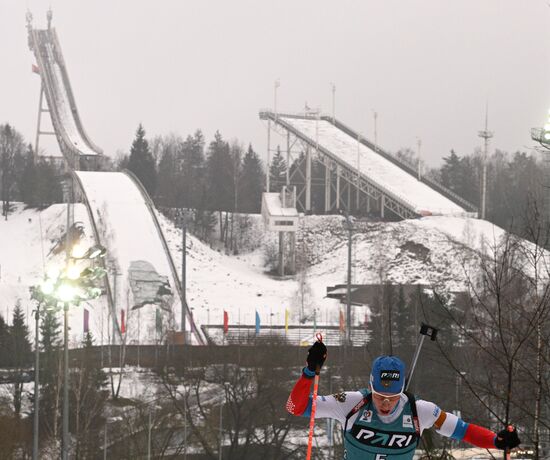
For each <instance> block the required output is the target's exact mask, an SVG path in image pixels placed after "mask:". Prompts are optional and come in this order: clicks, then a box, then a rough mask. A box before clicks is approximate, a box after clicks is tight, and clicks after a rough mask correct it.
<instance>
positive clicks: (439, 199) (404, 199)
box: [260, 111, 477, 217]
mask: <svg viewBox="0 0 550 460" xmlns="http://www.w3.org/2000/svg"><path fill="white" fill-rule="evenodd" d="M260 117H261V118H264V119H266V118H267V119H270V120H272V121H274V122H275V123H276V124H278V125H280V126H282V127H283V128H284V129H285V130H287V131H289V132H292V133H293V134H294V135H296V136H297V137H298V138H300V139H302V140H303V141H305V142H307V143H308V144H309V145H310V146H311V147H312V148H313V149H314V150H315V149H318V150H319V152H320V153H321V154H324V155H327V156H328V157H330V158H331V159H332V160H333V161H334V162H335V163H336V164H338V165H340V167H341V168H342V169H345V170H347V171H351V177H357V175H358V174H359V175H360V176H361V178H362V179H363V180H365V181H366V182H368V183H369V185H370V186H372V187H374V188H375V189H376V190H379V191H380V192H381V193H382V194H384V195H385V196H386V197H388V198H389V199H392V200H394V201H396V202H397V203H399V205H401V207H402V208H403V209H406V211H407V212H406V215H404V216H402V217H413V216H427V215H434V216H437V215H439V216H455V217H477V213H476V212H475V208H474V207H473V206H472V205H471V204H469V203H468V202H466V201H465V200H463V199H461V198H460V197H458V196H457V195H456V194H454V193H453V192H452V191H450V190H446V189H445V190H444V187H443V186H441V185H440V184H435V183H433V184H429V182H430V181H427V180H418V177H417V176H416V175H415V174H412V171H411V169H412V168H410V166H409V167H407V166H405V165H402V164H398V160H397V158H392V156H391V155H390V154H388V153H386V152H384V151H383V150H382V149H380V148H379V147H377V146H375V145H374V144H372V143H371V142H369V141H367V140H366V139H364V138H363V136H360V135H359V134H358V133H355V132H353V131H352V130H351V129H350V128H348V127H346V126H345V125H343V124H342V123H341V122H339V121H338V120H332V118H330V117H326V116H323V117H312V116H300V115H289V114H276V115H275V114H274V113H273V112H268V111H266V112H261V113H260ZM358 139H359V140H358ZM407 169H409V171H407ZM436 187H437V188H438V189H439V190H437V189H436Z"/></svg>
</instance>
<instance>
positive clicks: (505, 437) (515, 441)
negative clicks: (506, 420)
mask: <svg viewBox="0 0 550 460" xmlns="http://www.w3.org/2000/svg"><path fill="white" fill-rule="evenodd" d="M513 428H514V427H513ZM520 443H521V441H520V439H519V437H518V432H517V431H516V429H515V428H514V429H513V430H512V431H510V430H509V429H508V428H506V429H504V430H501V431H499V432H498V433H497V437H496V438H495V447H496V448H497V449H502V450H504V449H513V448H514V447H517V446H519V445H520Z"/></svg>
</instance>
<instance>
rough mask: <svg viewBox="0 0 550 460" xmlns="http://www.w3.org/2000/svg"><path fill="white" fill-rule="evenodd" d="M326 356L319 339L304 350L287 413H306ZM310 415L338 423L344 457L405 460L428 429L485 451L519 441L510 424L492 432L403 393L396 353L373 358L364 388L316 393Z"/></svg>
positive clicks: (400, 363) (350, 459) (400, 364)
mask: <svg viewBox="0 0 550 460" xmlns="http://www.w3.org/2000/svg"><path fill="white" fill-rule="evenodd" d="M326 356H327V348H326V347H325V345H324V344H323V343H322V342H320V341H318V342H315V344H314V345H313V346H312V347H311V348H310V349H309V351H308V355H307V366H306V367H304V369H303V371H302V375H301V377H300V379H299V380H298V381H297V382H296V384H295V385H294V388H293V389H292V392H291V393H290V396H289V398H288V401H287V404H286V409H287V411H288V412H290V413H291V414H293V415H301V416H304V417H310V415H311V407H312V397H311V395H310V392H311V384H312V382H313V377H314V376H315V370H316V369H318V370H320V369H321V367H322V366H323V364H324V362H325V359H326ZM315 418H332V419H336V420H338V421H339V422H340V424H341V426H342V430H343V437H344V459H345V460H366V459H373V460H383V459H392V460H410V459H412V458H413V456H414V452H415V449H416V447H417V445H418V443H419V442H420V437H421V436H422V432H423V431H424V430H425V429H427V428H431V427H435V429H436V431H437V432H438V433H439V434H441V435H443V436H446V437H449V438H452V439H455V440H458V441H465V442H467V443H469V444H472V445H473V446H476V447H482V448H485V449H492V448H493V449H494V448H497V449H503V450H504V449H506V450H510V449H513V448H514V447H517V446H518V445H519V444H520V440H519V437H518V434H517V431H516V429H515V428H511V427H510V428H509V429H505V430H502V431H500V432H498V433H494V432H493V431H491V430H488V429H487V428H483V427H481V426H478V425H474V424H473V423H467V422H465V421H463V420H461V419H460V418H458V417H457V416H456V415H454V414H452V413H449V412H445V411H442V410H441V409H440V408H439V407H438V406H437V405H436V404H434V403H432V402H429V401H424V400H422V399H416V397H415V396H414V395H412V394H410V393H408V392H406V391H405V364H404V363H403V361H401V360H400V359H399V358H397V357H396V356H380V357H378V358H376V359H375V360H374V362H373V363H372V368H371V374H370V385H369V387H368V388H364V389H361V390H359V391H348V392H343V393H339V394H335V395H331V396H319V397H318V398H317V409H316V412H315Z"/></svg>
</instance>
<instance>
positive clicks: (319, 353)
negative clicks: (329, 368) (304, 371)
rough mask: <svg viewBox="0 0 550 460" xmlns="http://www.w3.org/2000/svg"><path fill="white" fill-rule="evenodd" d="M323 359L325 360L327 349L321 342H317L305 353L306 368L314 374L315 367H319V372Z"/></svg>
mask: <svg viewBox="0 0 550 460" xmlns="http://www.w3.org/2000/svg"><path fill="white" fill-rule="evenodd" d="M325 359H327V347H325V344H324V343H323V342H319V341H317V342H315V343H314V344H313V346H312V347H311V348H310V349H309V350H308V352H307V368H308V369H309V370H310V371H312V372H316V370H317V366H319V370H321V368H322V367H323V364H324V362H325Z"/></svg>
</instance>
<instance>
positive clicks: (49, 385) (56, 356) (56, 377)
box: [40, 309, 63, 438]
mask: <svg viewBox="0 0 550 460" xmlns="http://www.w3.org/2000/svg"><path fill="white" fill-rule="evenodd" d="M40 336H41V338H40V346H41V349H42V354H41V357H40V383H41V385H40V425H41V430H40V432H41V433H45V434H46V435H48V436H51V437H53V438H57V437H58V436H59V429H60V415H61V414H60V412H61V403H62V397H61V396H62V395H61V388H62V374H63V372H62V362H63V361H62V352H61V324H60V322H59V320H58V319H57V314H56V311H55V310H50V309H45V310H44V311H43V314H42V321H41V324H40Z"/></svg>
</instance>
